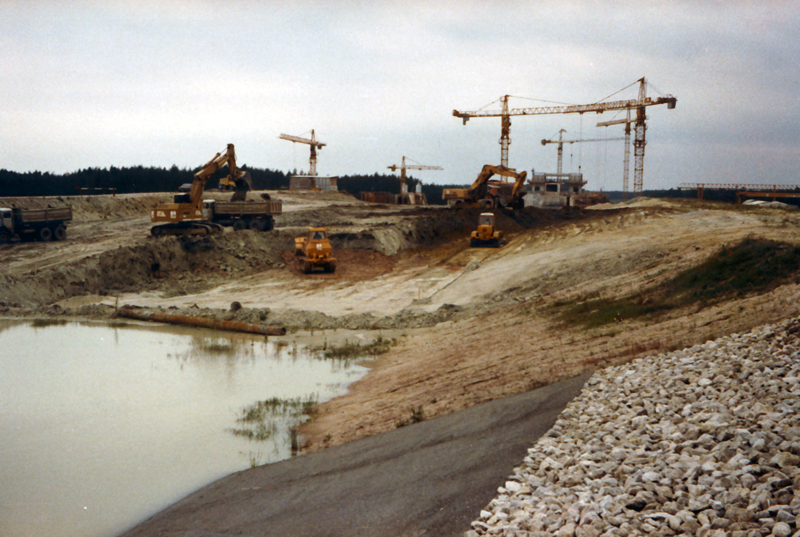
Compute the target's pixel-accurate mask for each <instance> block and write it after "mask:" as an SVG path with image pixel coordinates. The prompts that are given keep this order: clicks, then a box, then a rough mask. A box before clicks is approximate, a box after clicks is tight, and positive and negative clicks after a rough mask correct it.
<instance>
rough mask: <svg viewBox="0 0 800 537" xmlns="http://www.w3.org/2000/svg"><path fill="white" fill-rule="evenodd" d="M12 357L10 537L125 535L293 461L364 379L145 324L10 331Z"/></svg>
mask: <svg viewBox="0 0 800 537" xmlns="http://www.w3.org/2000/svg"><path fill="white" fill-rule="evenodd" d="M0 348H2V349H3V351H4V352H2V353H0V536H6V535H9V536H10V535H51V536H82V537H84V536H89V537H93V536H97V537H101V536H105V535H117V534H119V533H121V532H122V531H124V530H125V529H126V528H127V527H130V526H131V525H133V524H135V523H137V522H140V521H141V520H143V519H145V518H146V517H147V516H150V515H151V514H153V513H155V512H156V511H158V510H160V509H163V508H164V507H166V506H167V505H168V504H170V503H172V502H174V501H177V500H178V499H180V498H181V497H183V496H185V495H186V494H188V493H190V492H192V491H193V490H196V489H197V488H199V487H201V486H203V485H205V484H207V483H209V482H211V481H213V480H214V479H217V478H219V477H222V476H224V475H227V474H230V473H232V472H235V471H238V470H242V469H245V468H247V467H249V466H253V465H257V464H264V463H267V462H274V461H276V460H280V459H282V458H286V457H288V456H290V454H291V449H292V437H291V435H290V433H289V429H290V428H291V426H292V425H293V424H296V423H297V422H298V420H302V419H304V417H303V416H304V413H305V412H307V410H308V406H307V405H308V404H310V401H311V400H320V401H324V400H327V399H330V398H331V397H333V396H335V395H337V394H339V393H342V392H343V391H344V390H345V389H346V386H347V384H349V382H351V381H352V380H354V379H355V378H358V377H359V376H361V375H363V373H364V372H365V369H364V368H362V367H359V366H357V365H353V364H346V363H344V362H332V361H328V360H322V359H320V358H319V355H318V353H311V352H309V351H307V350H306V349H305V348H304V347H302V346H299V345H294V344H283V343H278V342H276V341H268V340H266V339H264V338H263V337H260V338H259V337H257V336H250V335H240V334H235V333H231V334H225V335H220V334H218V333H216V332H213V331H207V330H200V329H195V328H182V327H174V326H170V327H166V326H150V325H148V326H143V325H140V324H136V323H115V324H113V325H102V324H94V323H76V322H67V323H64V322H63V321H56V322H51V321H45V322H42V321H37V322H23V323H20V322H17V323H12V322H0ZM259 413H261V414H259ZM259 416H261V417H263V418H264V419H263V420H262V421H261V422H260V421H257V420H256V421H249V420H247V421H240V420H243V419H244V418H246V417H248V418H249V417H259ZM270 420H272V421H270ZM260 423H263V426H262V425H260ZM262 429H263V430H266V431H270V432H271V434H269V435H265V434H259V432H260V431H261V430H262ZM235 430H241V431H245V430H250V431H253V437H254V438H253V439H251V438H249V437H248V434H247V433H243V434H237V433H234V432H233V431H235Z"/></svg>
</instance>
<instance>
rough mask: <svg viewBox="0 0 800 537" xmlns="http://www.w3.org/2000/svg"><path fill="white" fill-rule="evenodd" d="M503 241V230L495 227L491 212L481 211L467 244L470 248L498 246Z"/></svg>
mask: <svg viewBox="0 0 800 537" xmlns="http://www.w3.org/2000/svg"><path fill="white" fill-rule="evenodd" d="M502 242H503V232H502V231H498V230H497V229H496V228H495V218H494V214H493V213H481V214H480V216H478V229H476V230H475V231H473V232H472V234H471V235H470V238H469V245H470V247H472V248H480V247H490V248H498V247H499V246H500V244H501V243H502Z"/></svg>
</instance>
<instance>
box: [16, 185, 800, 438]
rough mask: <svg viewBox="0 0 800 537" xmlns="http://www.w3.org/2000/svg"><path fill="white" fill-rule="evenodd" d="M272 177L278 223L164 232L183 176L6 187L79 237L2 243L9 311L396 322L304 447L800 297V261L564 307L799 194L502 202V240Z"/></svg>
mask: <svg viewBox="0 0 800 537" xmlns="http://www.w3.org/2000/svg"><path fill="white" fill-rule="evenodd" d="M257 194H258V193H251V194H250V195H251V196H253V197H255V196H257ZM270 194H271V195H273V197H276V198H279V199H282V200H283V202H284V214H283V215H281V216H280V217H278V218H277V219H276V229H275V231H272V232H268V233H258V232H254V231H243V232H233V231H231V230H226V232H224V233H221V234H218V235H214V236H211V237H203V238H175V237H166V238H160V239H156V238H154V237H152V236H150V234H149V227H150V223H149V220H148V216H147V215H148V214H149V210H150V208H152V207H153V206H154V205H155V204H156V203H157V202H158V201H166V200H168V199H169V196H168V195H144V194H142V195H125V196H116V197H112V196H93V197H86V196H81V197H67V198H59V199H53V198H48V199H20V198H16V199H9V198H6V199H2V198H0V206H9V205H18V206H24V207H34V206H43V205H46V204H59V203H69V204H70V205H72V207H73V211H74V215H75V220H74V221H73V223H72V225H71V226H70V227H69V230H68V238H67V240H65V241H62V242H49V243H41V242H26V243H15V244H6V245H0V256H2V259H3V261H4V262H3V263H2V265H0V314H2V315H4V316H6V317H41V316H73V317H93V318H111V317H113V316H114V315H115V310H116V308H117V307H119V306H122V305H125V304H127V305H131V306H137V307H141V308H149V309H162V310H170V311H175V312H180V313H185V314H190V315H199V316H211V317H216V318H220V319H229V320H242V321H248V322H256V323H266V324H273V325H281V326H284V327H286V328H287V330H288V332H289V333H288V335H287V336H282V338H283V339H285V340H287V341H292V340H295V341H303V342H312V344H314V343H315V344H320V343H321V342H322V341H324V342H325V344H332V345H335V344H338V343H341V342H344V341H358V342H368V341H370V340H372V339H374V338H376V337H378V336H381V337H383V338H391V339H393V340H394V346H393V347H392V348H391V350H390V351H389V352H388V353H386V354H383V355H381V356H380V357H379V359H377V360H374V361H372V362H370V366H371V368H372V369H371V371H370V373H369V374H367V375H366V376H365V377H364V378H362V379H361V380H359V381H357V382H355V383H354V384H352V385H351V387H350V391H349V393H348V394H347V395H345V396H343V397H339V398H337V399H334V400H332V401H329V402H327V403H324V404H322V405H319V406H318V407H317V408H316V412H315V416H314V419H313V420H311V421H310V422H308V423H306V424H304V425H303V426H302V427H301V428H300V430H299V434H300V438H301V442H302V449H304V450H306V451H313V450H316V449H319V448H322V447H325V446H329V445H334V444H339V443H342V442H346V441H348V440H352V439H355V438H359V437H363V436H367V435H371V434H374V433H377V432H381V431H386V430H389V429H392V428H395V427H397V426H398V425H401V424H402V423H406V422H408V420H410V419H419V418H422V419H427V418H430V417H435V416H439V415H443V414H446V413H449V412H452V411H455V410H459V409H463V408H466V407H469V406H472V405H474V404H477V403H481V402H486V401H490V400H493V399H496V398H500V397H504V396H508V395H512V394H515V393H519V392H522V391H526V390H530V389H532V388H536V387H540V386H543V385H547V384H550V383H553V382H556V381H559V380H563V379H566V378H571V377H574V376H576V375H579V374H581V373H584V372H587V371H591V370H593V369H595V368H598V367H603V366H605V365H609V364H617V363H622V362H625V361H628V360H631V359H632V358H635V357H637V356H642V355H644V354H647V353H654V352H660V351H664V350H668V349H675V348H681V347H684V346H689V345H693V344H696V343H701V342H704V341H706V340H708V339H712V338H716V337H719V336H722V335H725V334H728V333H733V332H739V331H744V330H747V329H749V328H752V327H754V326H758V325H761V324H765V323H769V322H774V321H778V320H781V319H785V318H788V317H791V316H796V315H798V314H800V311H799V310H800V301H798V295H799V294H800V288H798V285H797V284H796V283H792V282H793V281H795V280H791V281H789V282H786V283H784V284H783V285H781V286H778V287H773V288H771V290H769V291H766V292H761V293H758V294H749V295H745V296H736V297H731V298H728V299H726V300H723V301H720V302H718V303H716V304H714V305H710V306H707V307H699V306H691V307H688V306H687V307H684V308H682V309H673V310H670V311H669V312H668V313H665V314H664V315H661V316H658V317H646V318H630V319H621V320H620V322H616V323H613V324H611V325H604V326H601V327H599V328H592V329H586V328H582V327H581V326H580V325H574V324H573V325H569V324H565V323H563V322H561V321H559V320H558V319H557V317H556V313H557V312H558V307H559V304H563V303H568V302H570V301H576V300H582V299H586V298H589V297H606V298H610V299H611V298H618V297H623V296H627V295H630V294H632V293H634V292H635V291H638V290H641V289H649V288H654V287H655V286H657V285H659V284H660V283H662V282H664V281H666V280H668V279H669V278H671V277H672V276H673V275H675V274H677V273H679V272H680V271H683V270H686V269H688V268H691V267H695V266H697V265H699V264H700V263H702V262H703V261H705V260H707V259H709V257H711V256H712V255H714V254H716V253H718V252H719V251H720V249H721V248H722V247H723V246H724V245H733V244H736V243H738V242H740V241H741V240H743V239H745V238H747V237H754V238H765V239H773V240H778V241H786V242H789V243H792V244H795V245H797V244H800V225H798V224H800V216H798V214H796V213H794V212H791V211H787V210H782V209H775V208H740V207H733V206H727V205H716V204H708V203H706V204H700V203H699V202H694V201H686V200H683V201H677V200H672V201H670V200H650V199H639V200H637V201H635V202H632V203H627V204H621V205H613V206H612V205H605V206H596V207H592V208H590V209H587V210H583V211H574V212H563V211H542V210H532V209H531V210H525V211H522V212H519V213H516V214H514V215H506V214H500V215H498V227H499V228H500V229H502V230H503V231H504V232H505V235H506V238H507V244H506V245H504V246H503V247H501V248H497V249H494V248H469V245H468V236H469V232H470V231H471V230H472V229H474V226H475V224H476V221H477V215H478V213H477V212H476V211H453V210H449V209H446V208H441V207H399V206H388V205H375V204H366V203H363V202H360V201H358V200H356V199H354V198H352V197H350V196H347V195H344V194H339V193H291V192H271V193H270ZM207 195H208V197H225V195H224V194H218V193H208V194H207ZM228 195H229V194H228ZM310 226H325V227H327V228H328V231H329V235H330V237H331V240H332V243H333V246H334V255H335V256H336V257H337V259H338V262H337V270H336V272H335V273H333V274H323V273H319V274H310V275H305V274H302V272H300V271H299V270H298V263H297V260H296V258H295V257H294V255H293V238H294V237H295V236H296V235H300V234H302V233H303V232H304V231H305V230H306V229H307V228H308V227H310ZM235 302H236V303H238V304H237V307H236V308H232V307H231V306H232V304H233V303H235ZM239 305H240V306H241V307H238V306H239Z"/></svg>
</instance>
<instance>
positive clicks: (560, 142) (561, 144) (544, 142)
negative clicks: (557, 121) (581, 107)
mask: <svg viewBox="0 0 800 537" xmlns="http://www.w3.org/2000/svg"><path fill="white" fill-rule="evenodd" d="M565 132H567V131H565V130H564V129H561V130H560V131H558V140H542V145H547V144H558V174H559V175H560V174H561V169H562V166H561V162H562V159H563V154H564V144H578V143H581V142H614V141H617V140H624V139H625V138H582V139H580V140H564V139H563V137H562V135H563V133H565Z"/></svg>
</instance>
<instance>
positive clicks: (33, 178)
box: [0, 166, 800, 205]
mask: <svg viewBox="0 0 800 537" xmlns="http://www.w3.org/2000/svg"><path fill="white" fill-rule="evenodd" d="M199 169H200V168H196V169H194V170H188V169H179V168H178V167H177V166H172V167H171V168H169V169H167V168H154V167H150V168H145V167H143V166H135V167H132V168H116V167H113V166H112V167H111V168H109V169H106V168H87V169H84V170H78V171H76V172H71V173H67V174H63V175H58V174H52V173H48V172H44V173H43V172H38V171H35V172H25V173H20V172H13V171H9V170H5V169H0V197H15V196H75V195H92V194H110V193H117V194H133V193H146V192H175V191H177V190H178V187H179V186H181V185H182V184H185V183H191V182H192V179H193V178H194V173H195V172H196V171H198V170H199ZM241 169H242V170H245V171H248V172H250V177H251V180H252V183H253V189H254V190H281V189H288V188H289V178H290V177H291V176H292V175H298V174H299V173H301V172H298V171H297V170H294V171H292V172H281V171H277V170H270V169H262V168H250V167H248V166H242V168H241ZM227 174H228V170H227V167H225V168H222V169H220V170H218V171H217V173H216V174H214V175H213V176H211V178H210V179H209V180H208V182H207V183H206V188H207V189H214V188H217V186H218V184H219V180H220V179H221V178H223V177H225V176H226V175H227ZM406 182H407V184H408V190H409V191H410V192H411V191H414V190H415V189H416V186H417V185H418V184H421V185H422V192H423V193H424V194H425V197H426V198H427V200H428V203H431V204H435V205H438V204H443V203H444V202H443V200H442V190H443V189H445V188H463V187H465V186H468V185H464V184H455V185H436V184H427V183H422V182H421V181H420V180H419V179H416V178H414V177H408V178H407V179H406ZM338 185H339V190H341V191H344V192H348V193H350V194H352V195H354V196H356V197H358V196H359V195H360V193H361V192H390V193H393V194H399V193H400V177H399V176H398V175H387V174H378V173H374V174H372V175H344V176H340V177H339V179H338ZM787 190H796V189H792V188H791V187H787ZM604 193H605V194H607V195H608V196H609V198H610V200H611V202H612V203H617V202H620V201H622V197H623V196H622V191H605V192H604ZM643 195H644V196H647V197H653V198H696V197H697V191H696V190H678V189H674V188H672V189H668V190H645V191H644V193H643ZM630 198H631V193H628V199H630ZM703 199H705V200H708V201H722V202H727V203H736V192H735V191H733V190H711V189H707V190H706V191H705V192H704V195H703ZM759 199H766V198H759ZM779 200H780V201H782V202H784V203H788V204H791V205H800V199H797V198H779Z"/></svg>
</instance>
